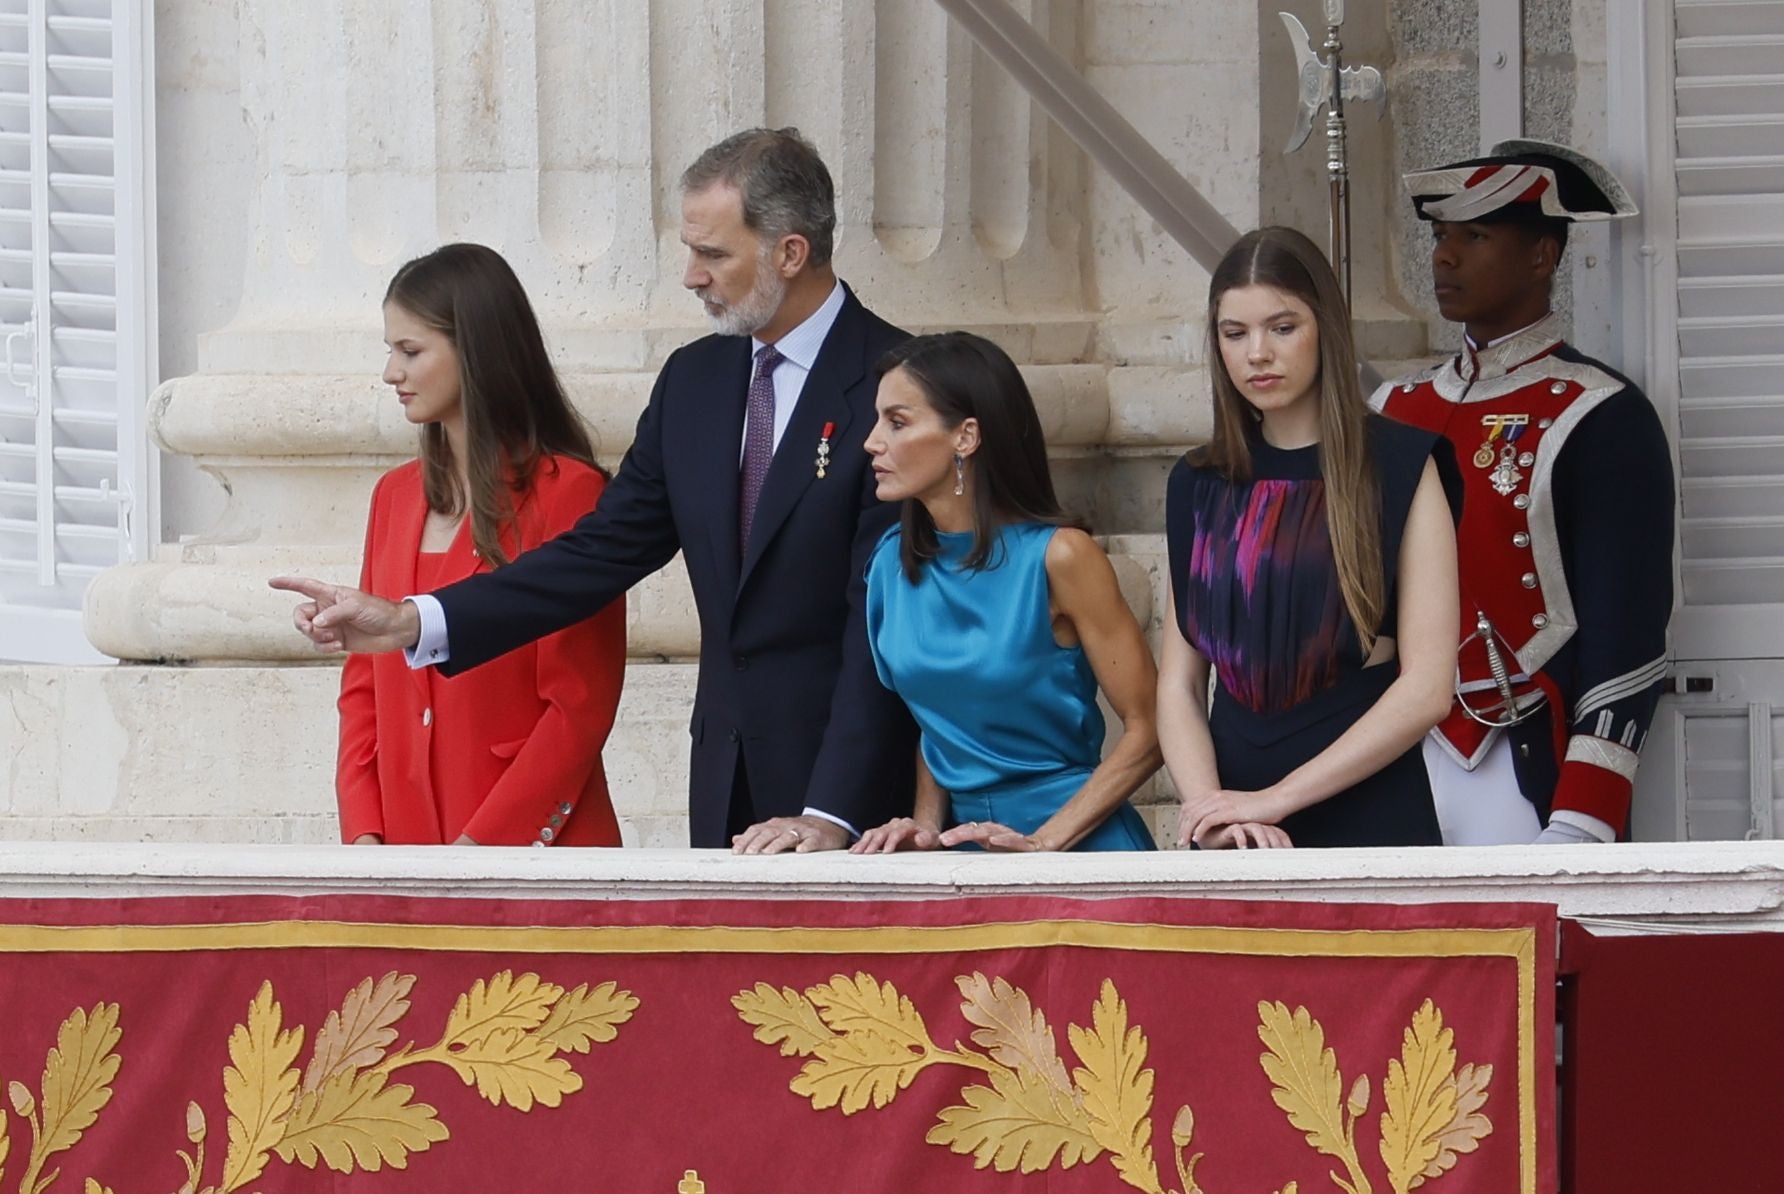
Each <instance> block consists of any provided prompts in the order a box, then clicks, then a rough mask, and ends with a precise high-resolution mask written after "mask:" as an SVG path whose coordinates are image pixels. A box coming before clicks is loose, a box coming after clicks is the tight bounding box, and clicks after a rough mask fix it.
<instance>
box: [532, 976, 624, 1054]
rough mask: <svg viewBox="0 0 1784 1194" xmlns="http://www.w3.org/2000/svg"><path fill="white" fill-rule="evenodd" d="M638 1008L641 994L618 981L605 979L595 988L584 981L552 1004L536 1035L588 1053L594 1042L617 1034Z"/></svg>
mask: <svg viewBox="0 0 1784 1194" xmlns="http://www.w3.org/2000/svg"><path fill="white" fill-rule="evenodd" d="M637 1009H638V1000H637V998H636V997H635V996H633V994H632V993H631V992H630V991H622V990H620V989H619V984H617V983H611V982H607V983H602V984H601V985H600V986H598V987H596V988H594V989H593V990H590V989H589V985H588V984H587V983H583V984H582V985H581V986H579V987H577V988H576V989H575V990H573V991H569V992H566V993H565V995H564V997H563V998H561V999H559V1000H558V1001H557V1002H556V1003H554V1004H552V1005H551V1012H550V1013H549V1014H548V1015H547V1016H546V1017H545V1020H544V1022H543V1023H542V1024H540V1025H539V1028H538V1031H537V1032H535V1033H534V1034H533V1035H535V1036H536V1037H538V1038H539V1039H540V1040H542V1041H544V1042H545V1043H546V1044H547V1045H550V1046H551V1047H552V1048H553V1049H556V1050H559V1051H562V1050H565V1049H568V1050H570V1051H571V1052H573V1053H587V1052H588V1051H589V1046H590V1045H591V1044H596V1045H604V1044H606V1043H607V1042H608V1041H611V1040H613V1039H614V1038H615V1037H617V1036H618V1035H619V1026H620V1025H621V1024H624V1023H625V1022H626V1021H627V1020H630V1019H631V1018H632V1013H633V1012H634V1011H636V1010H637Z"/></svg>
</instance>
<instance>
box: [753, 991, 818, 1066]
mask: <svg viewBox="0 0 1784 1194" xmlns="http://www.w3.org/2000/svg"><path fill="white" fill-rule="evenodd" d="M731 1006H732V1007H734V1008H736V1009H737V1014H738V1015H739V1016H740V1017H741V1018H742V1019H743V1022H744V1023H745V1024H748V1025H750V1026H751V1027H753V1028H754V1029H755V1032H753V1033H752V1034H751V1035H752V1036H754V1037H755V1038H756V1039H757V1040H759V1041H761V1042H762V1043H763V1044H764V1045H779V1046H780V1055H781V1056H782V1057H792V1056H794V1055H795V1054H797V1055H798V1056H800V1057H810V1056H811V1055H812V1054H813V1053H816V1052H817V1051H818V1047H819V1046H820V1045H822V1044H823V1043H824V1042H826V1041H830V1040H834V1039H835V1038H836V1035H837V1034H836V1033H834V1032H831V1031H830V1026H829V1025H828V1024H826V1023H824V1019H823V1017H822V1016H820V1015H818V1009H817V1008H815V1007H813V1006H812V1004H811V1001H810V1000H809V999H806V998H805V997H804V996H802V995H800V994H799V993H798V992H797V991H795V990H793V988H791V987H782V988H780V989H779V990H776V989H775V988H773V987H771V986H769V985H768V984H767V983H757V984H756V986H755V989H754V990H751V991H739V992H738V993H737V994H735V995H733V996H732V997H731Z"/></svg>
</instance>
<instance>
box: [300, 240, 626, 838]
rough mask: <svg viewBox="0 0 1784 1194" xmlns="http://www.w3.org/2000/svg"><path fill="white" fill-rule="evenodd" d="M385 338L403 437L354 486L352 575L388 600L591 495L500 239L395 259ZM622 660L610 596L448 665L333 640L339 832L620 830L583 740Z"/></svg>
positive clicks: (598, 736) (487, 555)
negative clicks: (356, 531)
mask: <svg viewBox="0 0 1784 1194" xmlns="http://www.w3.org/2000/svg"><path fill="white" fill-rule="evenodd" d="M384 339H385V343H386V344H387V345H388V346H389V353H390V355H389V358H388V362H387V364H386V365H385V368H384V381H385V382H386V383H387V384H388V385H390V386H392V387H393V388H394V389H395V390H396V396H397V400H398V401H399V402H401V403H402V405H403V412H404V414H405V415H406V417H407V418H408V420H409V421H410V422H411V423H415V424H417V425H419V426H420V428H421V455H420V458H419V459H418V460H414V461H411V462H410V463H408V464H405V465H402V466H401V467H400V468H396V469H393V470H391V471H390V472H388V473H386V474H385V475H384V476H383V477H382V478H381V479H380V480H379V482H378V485H377V488H376V489H375V490H374V491H373V493H372V512H371V518H370V520H369V523H368V525H367V527H366V546H365V564H364V568H363V570H362V571H361V573H360V581H359V585H360V588H362V589H365V590H367V591H368V592H372V593H377V594H378V595H379V596H382V597H389V598H392V599H400V598H402V597H404V596H406V595H408V594H410V593H425V592H427V591H428V590H430V589H435V588H438V587H440V586H441V585H444V584H448V583H450V582H452V581H455V580H460V579H463V578H464V577H467V576H470V575H471V574H472V573H474V572H480V571H486V570H489V569H492V568H499V567H501V566H502V565H503V564H506V563H507V562H509V561H510V560H512V559H514V557H516V556H517V555H519V554H520V553H522V552H524V551H528V550H530V549H532V548H534V547H537V546H538V545H539V544H540V543H543V542H544V541H545V540H547V539H549V538H551V537H552V536H553V535H556V534H557V533H558V532H560V531H563V530H565V529H567V528H568V527H570V526H571V525H572V524H573V523H574V522H575V521H576V520H577V519H578V518H580V517H581V516H582V515H584V514H586V513H588V512H589V511H590V510H592V509H593V508H594V506H595V502H596V499H597V498H599V497H600V494H601V489H602V486H603V485H604V484H605V482H606V477H605V475H604V474H603V473H602V472H601V471H600V470H599V468H597V467H596V465H595V462H594V452H593V449H592V447H591V445H590V442H589V436H588V432H587V431H586V429H585V428H584V426H583V424H582V421H581V420H580V419H579V418H578V417H577V415H576V413H575V411H574V410H572V409H571V407H570V404H569V402H568V401H567V400H566V399H565V397H564V392H563V388H562V386H560V385H559V383H558V379H557V376H556V374H555V373H554V371H553V370H552V367H551V361H550V359H549V357H548V356H547V354H546V351H545V343H544V339H543V337H542V336H541V335H540V332H539V324H538V321H537V320H536V319H535V318H534V316H533V309H532V305H531V304H530V303H529V302H528V301H527V297H526V293H525V291H524V290H523V289H522V288H521V285H520V281H519V279H517V278H516V277H515V276H514V271H513V270H511V269H510V268H509V267H508V263H507V262H505V261H504V260H502V258H501V256H500V255H499V254H497V253H495V252H494V251H493V250H490V249H487V248H484V247H483V246H482V245H473V244H454V245H447V246H445V247H444V248H441V249H437V250H435V251H434V252H432V253H429V254H428V255H427V256H425V257H420V258H417V259H416V260H414V261H411V262H409V263H408V264H407V265H405V266H403V267H402V268H401V269H400V270H398V271H397V273H396V276H395V277H394V278H393V279H391V282H390V288H389V290H388V291H387V292H386V293H385V297H384ZM625 659H626V625H625V602H624V601H623V600H620V601H615V602H614V603H613V604H612V605H609V606H607V607H606V608H605V609H603V610H602V611H601V612H600V613H598V614H596V615H595V616H594V617H592V618H590V619H588V620H587V621H585V622H581V623H579V624H577V625H575V626H572V627H570V628H569V629H568V630H563V631H560V632H558V633H557V634H553V635H551V636H549V637H547V638H544V639H541V640H539V641H538V642H537V643H534V644H531V645H529V646H526V647H522V648H520V649H519V650H516V651H512V652H510V653H508V654H506V655H503V656H501V657H500V658H498V659H495V660H493V661H491V662H489V663H487V664H485V665H483V666H482V667H479V668H476V669H475V670H473V671H470V672H467V673H464V674H462V675H459V676H456V677H452V678H448V677H446V676H445V675H443V674H442V673H441V672H440V671H439V670H438V669H436V668H419V669H415V670H411V669H410V668H409V667H408V666H407V665H406V664H405V663H404V661H403V657H402V656H401V655H400V654H388V655H376V656H373V655H350V656H348V658H347V663H346V666H345V668H344V669H343V671H342V675H341V698H340V713H341V740H340V755H339V760H338V765H337V768H336V772H335V792H336V795H337V797H338V798H339V801H340V807H341V838H342V840H343V841H346V842H352V843H355V844H377V843H380V842H382V843H389V844H392V845H397V844H421V843H447V842H450V843H454V844H458V845H510V846H512V845H527V844H532V845H535V846H541V845H577V846H617V845H619V825H618V823H617V822H616V821H615V819H614V815H613V804H612V802H611V800H610V799H609V798H608V794H607V776H606V773H605V772H604V771H603V770H602V767H601V748H602V746H603V745H604V744H605V742H606V740H607V734H608V731H609V730H611V729H612V728H613V718H614V712H615V710H616V709H617V707H618V705H619V694H620V683H621V681H622V679H623V678H624V675H625Z"/></svg>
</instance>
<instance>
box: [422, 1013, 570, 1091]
mask: <svg viewBox="0 0 1784 1194" xmlns="http://www.w3.org/2000/svg"><path fill="white" fill-rule="evenodd" d="M554 1052H555V1050H553V1048H552V1047H551V1046H550V1045H549V1044H547V1043H546V1042H544V1041H542V1040H539V1039H538V1038H537V1037H533V1036H528V1035H527V1034H526V1033H524V1032H522V1031H520V1030H519V1029H517V1028H500V1029H497V1030H496V1031H494V1032H491V1033H488V1034H485V1035H483V1036H480V1037H478V1038H477V1039H476V1040H474V1041H472V1042H470V1043H469V1044H467V1045H465V1046H464V1047H463V1048H462V1049H448V1050H445V1051H444V1052H443V1053H442V1054H441V1055H440V1057H439V1058H438V1060H441V1061H444V1062H445V1063H446V1064H447V1065H449V1066H451V1067H452V1069H453V1070H454V1071H455V1072H456V1073H457V1074H458V1076H459V1077H460V1078H462V1079H464V1082H465V1085H466V1086H470V1085H473V1084H475V1085H476V1087H477V1093H478V1094H480V1095H482V1096H483V1097H484V1098H486V1099H488V1100H489V1101H490V1103H492V1104H493V1105H495V1106H497V1107H500V1106H501V1105H502V1104H503V1103H507V1104H508V1105H509V1106H511V1107H513V1108H514V1109H515V1110H517V1111H531V1110H532V1108H533V1103H534V1102H535V1101H537V1102H539V1103H541V1104H543V1105H544V1106H547V1107H556V1106H557V1105H559V1104H560V1103H562V1102H563V1101H564V1096H565V1095H568V1094H574V1093H575V1092H576V1091H579V1090H581V1089H582V1076H581V1075H580V1074H578V1073H577V1072H576V1071H575V1070H573V1069H571V1068H570V1063H569V1062H567V1061H565V1060H564V1059H563V1058H561V1057H556V1056H553V1054H554Z"/></svg>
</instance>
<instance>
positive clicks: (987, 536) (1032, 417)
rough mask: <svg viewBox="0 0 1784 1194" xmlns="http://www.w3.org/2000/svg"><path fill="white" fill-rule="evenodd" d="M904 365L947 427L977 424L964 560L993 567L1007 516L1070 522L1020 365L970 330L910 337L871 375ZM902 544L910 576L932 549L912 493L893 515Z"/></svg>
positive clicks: (927, 524) (930, 523)
mask: <svg viewBox="0 0 1784 1194" xmlns="http://www.w3.org/2000/svg"><path fill="white" fill-rule="evenodd" d="M894 369H902V370H904V372H905V375H906V376H907V377H909V378H910V379H911V381H912V382H914V383H916V386H917V388H918V389H920V390H922V391H923V396H924V397H925V398H927V399H928V400H929V405H930V406H931V407H932V408H933V409H934V410H935V413H936V414H938V415H940V416H941V420H942V424H943V426H945V427H948V428H954V427H958V426H960V424H962V423H964V422H965V421H966V420H968V419H977V420H978V423H979V447H978V450H977V451H975V452H974V453H973V456H972V471H971V474H970V478H971V486H972V511H973V545H972V549H971V550H970V551H968V552H967V554H966V558H965V559H964V560H963V561H962V563H963V564H964V565H965V566H966V567H968V568H989V567H994V566H995V565H996V563H997V561H995V560H993V559H992V558H991V557H992V549H993V548H994V547H995V545H996V542H997V531H998V528H999V527H1002V526H1005V525H1007V524H1009V523H1013V522H1040V523H1048V524H1051V525H1053V526H1075V525H1077V524H1076V523H1075V522H1073V520H1072V519H1070V518H1068V517H1066V515H1065V513H1064V512H1063V511H1062V510H1061V509H1060V508H1059V499H1058V497H1056V496H1055V495H1054V492H1053V474H1052V473H1051V471H1050V470H1049V469H1048V467H1047V440H1046V437H1045V436H1044V435H1043V434H1042V432H1041V419H1040V416H1039V415H1038V414H1036V413H1035V408H1034V398H1033V396H1032V395H1030V394H1029V392H1028V383H1027V382H1025V381H1023V380H1022V372H1021V370H1019V369H1017V368H1016V362H1014V361H1012V360H1011V359H1010V358H1009V355H1008V354H1007V353H1005V352H1004V350H1003V349H1001V348H999V347H998V346H997V345H995V344H993V343H992V342H991V341H989V340H987V339H985V338H984V337H982V336H975V335H973V334H972V333H971V332H938V333H936V334H934V335H929V336H915V337H912V338H911V339H909V340H906V341H905V342H904V343H902V344H900V345H898V346H897V347H895V348H893V349H891V350H890V351H888V352H887V353H886V355H884V356H882V357H881V358H880V359H879V363H878V364H877V365H875V367H874V373H875V376H877V377H885V376H886V374H888V373H890V372H892V371H893V370H894ZM899 518H900V523H901V526H902V528H903V534H902V539H903V542H902V544H901V546H900V551H899V562H900V563H901V564H902V565H903V567H904V574H905V576H906V577H908V578H909V579H910V580H912V581H915V580H917V579H918V577H919V576H920V575H921V574H922V570H923V564H924V562H925V561H928V560H933V559H934V558H935V556H936V552H937V550H938V544H937V541H936V536H935V521H934V520H933V519H932V518H930V516H929V511H928V510H927V509H925V508H924V506H923V503H922V502H920V501H918V500H917V499H916V498H907V499H906V500H905V502H904V508H903V510H902V511H901V512H900V515H899Z"/></svg>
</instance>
